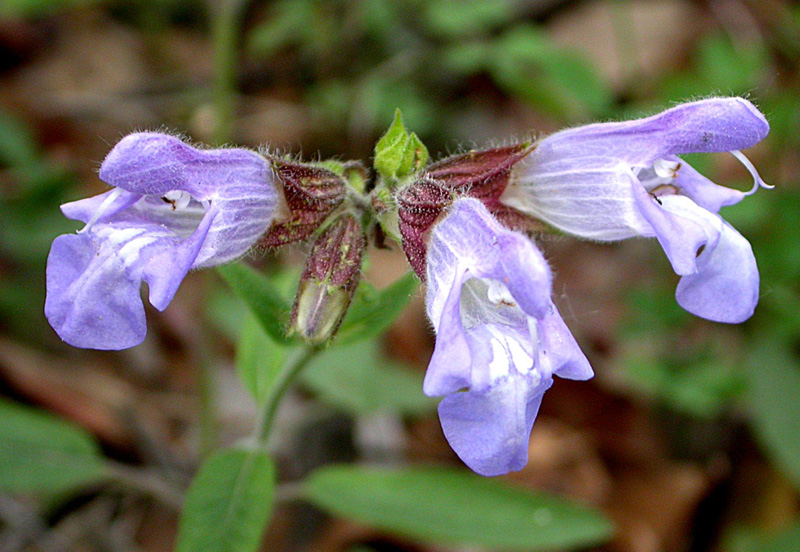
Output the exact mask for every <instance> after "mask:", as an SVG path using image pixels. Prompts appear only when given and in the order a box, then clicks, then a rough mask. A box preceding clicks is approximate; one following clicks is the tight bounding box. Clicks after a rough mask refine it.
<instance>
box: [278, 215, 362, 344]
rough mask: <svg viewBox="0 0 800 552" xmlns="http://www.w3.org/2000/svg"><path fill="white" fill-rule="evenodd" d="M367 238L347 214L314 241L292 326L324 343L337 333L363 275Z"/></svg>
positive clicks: (309, 340) (309, 338)
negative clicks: (362, 263)
mask: <svg viewBox="0 0 800 552" xmlns="http://www.w3.org/2000/svg"><path fill="white" fill-rule="evenodd" d="M366 246H367V241H366V236H365V235H364V230H363V228H362V227H361V224H360V223H359V221H358V220H357V219H356V218H355V217H354V216H353V215H351V214H345V215H343V216H341V217H339V218H337V219H336V220H335V221H333V223H331V225H330V226H328V228H326V229H325V231H324V232H323V233H322V234H320V236H319V237H318V238H317V240H316V241H315V242H314V245H313V247H312V248H311V252H310V253H309V255H308V258H307V259H306V266H305V269H304V270H303V275H302V276H301V277H300V286H299V288H298V290H297V297H296V298H295V301H294V307H293V308H292V320H291V328H292V331H293V332H297V333H298V334H300V335H301V336H302V337H303V338H304V339H305V340H306V341H308V342H311V343H322V342H324V341H327V340H328V339H330V338H331V337H333V335H334V334H335V333H336V330H337V329H338V328H339V324H341V322H342V319H343V318H344V315H345V313H346V312H347V308H348V307H349V306H350V300H351V299H352V298H353V293H355V290H356V287H358V280H359V278H360V277H361V259H362V257H363V255H364V249H366Z"/></svg>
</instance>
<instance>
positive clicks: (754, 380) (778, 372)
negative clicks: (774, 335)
mask: <svg viewBox="0 0 800 552" xmlns="http://www.w3.org/2000/svg"><path fill="white" fill-rule="evenodd" d="M789 354H790V353H789V352H787V351H782V350H779V349H778V348H777V347H775V348H767V347H764V348H761V349H759V350H758V351H756V353H754V354H753V356H752V357H751V361H750V363H749V364H750V366H749V370H748V374H749V376H750V394H749V398H750V407H751V413H752V415H751V417H750V422H751V425H752V427H753V431H754V432H755V434H756V437H757V438H758V440H759V441H760V442H761V443H762V444H763V446H764V448H765V450H766V452H767V454H769V455H770V456H771V457H772V459H773V460H774V462H775V464H776V465H777V466H778V467H779V468H781V469H783V471H784V472H785V473H786V474H787V475H788V476H789V477H790V478H791V479H792V481H793V482H794V484H795V486H796V487H797V488H799V489H800V401H798V400H797V397H798V396H800V368H798V367H797V364H796V362H794V359H792V358H791V357H790V356H789Z"/></svg>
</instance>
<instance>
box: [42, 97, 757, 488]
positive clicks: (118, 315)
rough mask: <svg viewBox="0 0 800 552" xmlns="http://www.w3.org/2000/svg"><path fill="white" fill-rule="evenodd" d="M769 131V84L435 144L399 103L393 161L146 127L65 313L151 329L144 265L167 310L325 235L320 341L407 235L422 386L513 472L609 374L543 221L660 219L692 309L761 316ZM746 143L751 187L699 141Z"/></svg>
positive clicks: (132, 146) (315, 273)
mask: <svg viewBox="0 0 800 552" xmlns="http://www.w3.org/2000/svg"><path fill="white" fill-rule="evenodd" d="M768 131H769V125H768V124H767V121H766V119H765V118H764V116H763V115H762V114H761V113H760V112H759V111H758V110H757V109H756V108H755V107H754V106H753V104H752V103H750V102H749V101H747V100H745V99H742V98H710V99H706V100H701V101H695V102H691V103H686V104H683V105H679V106H676V107H673V108H672V109H668V110H666V111H664V112H662V113H660V114H657V115H654V116H652V117H647V118H644V119H639V120H634V121H627V122H612V123H598V124H592V125H588V126H583V127H577V128H573V129H568V130H563V131H561V132H557V133H555V134H553V135H552V136H547V137H544V138H542V139H539V140H536V141H532V142H524V143H518V144H514V145H511V146H505V147H499V148H492V149H486V150H482V151H469V152H466V153H462V154H459V155H455V156H452V157H449V158H447V159H443V160H441V161H438V162H435V163H429V162H428V152H427V150H426V149H425V146H424V145H423V144H422V142H421V141H420V140H419V138H417V137H416V135H414V134H413V133H410V134H409V133H408V132H407V131H406V130H405V128H404V127H403V125H402V121H401V120H400V118H399V117H396V118H395V122H394V123H393V124H392V127H390V129H389V131H388V132H387V133H386V135H384V137H383V138H382V139H381V140H380V141H379V142H378V144H377V146H376V150H375V158H374V175H370V174H369V173H368V171H366V169H364V167H362V166H361V165H360V164H359V163H354V162H348V163H342V162H339V161H326V162H316V163H304V162H301V161H299V160H296V159H288V158H285V157H281V156H278V155H276V154H274V153H272V152H269V151H266V152H265V153H256V152H253V151H249V150H244V149H239V148H231V149H212V150H206V149H199V148H195V147H192V146H190V145H188V144H186V143H185V142H183V141H182V140H180V139H178V138H176V137H174V136H170V135H166V134H159V133H136V134H132V135H130V136H128V137H126V138H124V139H123V140H122V141H120V142H119V143H118V144H117V145H116V146H115V147H114V148H113V149H112V151H111V152H110V153H109V155H108V157H107V158H106V160H105V161H104V162H103V164H102V166H101V168H100V178H101V179H102V180H104V181H105V182H107V183H108V184H109V185H110V186H111V190H109V191H108V192H106V193H104V194H102V195H99V196H97V197H93V198H89V199H84V200H80V201H76V202H73V203H68V204H66V205H64V206H63V207H62V210H63V212H64V214H65V215H66V216H68V217H70V218H73V219H76V220H79V221H82V222H84V223H85V226H84V227H83V229H81V230H79V231H78V232H77V233H74V234H68V235H64V236H60V237H58V238H57V239H56V240H55V241H54V243H53V246H52V249H51V252H50V257H49V259H48V265H47V301H46V306H45V313H46V315H47V318H48V320H49V321H50V324H51V325H52V326H53V328H54V329H55V330H56V332H57V333H58V334H59V335H60V336H61V338H62V339H64V340H65V341H66V342H67V343H69V344H71V345H74V346H77V347H85V348H94V349H123V348H127V347H132V346H134V345H137V344H138V343H140V342H141V341H142V340H143V339H144V335H145V328H146V323H145V320H144V310H143V305H142V300H141V298H140V285H141V282H145V283H147V284H148V286H149V300H150V303H151V304H152V305H153V306H155V307H156V308H157V309H159V310H163V309H165V308H166V307H167V305H168V304H169V303H170V301H171V300H172V298H173V296H174V295H175V292H176V290H177V289H178V286H179V285H180V283H181V281H182V280H183V278H184V277H185V275H186V273H187V272H188V271H189V270H192V269H197V268H206V267H211V266H215V265H220V264H223V263H230V262H234V261H236V260H238V259H239V258H241V257H242V256H244V255H245V254H246V253H247V252H248V251H249V250H251V249H252V248H255V247H260V248H262V249H275V248H280V247H284V246H287V245H290V244H293V243H297V242H309V243H311V244H312V245H311V248H310V253H309V255H308V258H307V261H306V267H305V270H304V271H303V273H302V277H301V279H300V282H299V285H298V292H297V296H296V299H295V304H294V307H293V309H292V314H291V323H290V325H289V327H288V328H287V332H288V333H292V334H294V335H295V336H298V337H296V339H298V340H300V341H306V342H307V343H310V344H312V345H313V347H315V348H318V347H319V346H320V345H321V344H326V343H329V342H331V341H332V340H333V341H334V343H335V335H336V331H337V328H338V327H339V325H340V322H341V321H342V318H343V317H344V315H345V313H346V312H347V309H348V308H349V305H350V303H351V300H352V298H353V296H354V293H355V291H356V288H357V286H358V283H359V277H360V274H361V270H362V262H363V259H364V256H365V254H366V253H367V250H366V248H367V244H368V243H370V242H371V243H374V244H375V245H377V246H380V247H386V246H391V245H390V244H391V242H395V243H397V244H399V245H400V246H401V247H402V248H403V250H404V252H405V254H406V256H407V258H408V262H409V265H410V267H411V269H412V270H413V271H414V272H415V273H416V274H417V275H418V277H419V279H420V281H421V282H422V283H423V284H424V285H425V286H426V288H427V291H426V294H425V298H426V310H427V314H428V317H429V319H430V322H431V324H432V326H433V329H434V331H435V333H436V344H435V349H434V353H433V357H432V358H431V361H430V364H429V366H428V370H427V374H426V376H425V380H424V386H423V389H422V392H424V393H425V394H427V395H431V396H444V399H443V400H442V401H441V403H440V405H439V417H440V420H441V424H442V428H443V430H444V434H445V437H446V438H447V439H448V441H449V442H450V444H451V446H452V447H453V449H454V450H455V452H456V453H457V454H458V455H459V457H460V458H461V459H462V460H463V461H464V462H465V463H466V464H467V465H468V466H469V467H470V468H472V469H473V470H474V471H476V472H477V473H479V474H483V475H499V474H504V473H507V472H509V471H513V470H519V469H521V468H522V467H524V466H525V464H526V462H527V457H528V445H529V437H530V432H531V427H532V425H533V423H534V420H535V418H536V415H537V412H538V410H539V406H540V404H541V401H542V397H543V395H544V392H545V391H546V390H547V389H548V388H549V387H550V386H551V385H552V384H553V376H554V375H556V376H559V377H562V378H569V379H575V380H585V379H588V378H591V377H592V375H593V372H592V369H591V367H590V365H589V362H588V360H587V359H586V357H585V356H584V354H583V352H582V351H581V349H580V347H579V345H578V343H577V342H576V340H575V339H574V337H573V336H572V334H571V333H570V331H569V329H568V328H567V326H566V324H565V323H564V320H563V319H562V318H561V316H560V314H559V312H558V309H557V308H556V306H555V304H554V303H553V300H552V298H551V295H552V287H553V274H552V272H551V269H550V267H549V266H548V264H547V262H546V261H545V258H544V256H543V254H542V253H541V252H540V250H539V249H538V247H537V245H536V243H535V238H536V236H537V235H538V234H539V233H542V232H551V231H552V232H563V233H565V234H569V235H572V236H575V237H576V238H578V239H585V240H592V241H616V240H623V239H629V238H636V237H644V238H656V240H657V241H658V242H659V243H660V244H661V246H662V247H663V249H664V251H665V253H666V255H667V257H668V259H669V261H670V263H671V264H672V267H673V269H674V270H675V272H676V273H677V274H678V275H679V276H680V281H679V283H678V287H677V291H676V298H677V301H678V303H679V304H680V305H681V306H682V307H683V308H685V309H686V310H688V311H689V312H691V313H693V314H695V315H697V316H700V317H703V318H707V319H709V320H713V321H718V322H727V323H738V322H742V321H744V320H746V319H747V318H749V317H750V316H751V315H752V314H753V311H754V309H755V307H756V303H757V302H758V293H759V289H758V288H759V276H758V269H757V267H756V262H755V257H754V255H753V252H752V249H751V247H750V244H749V242H748V241H747V240H746V238H744V237H743V236H742V235H741V234H739V232H737V231H736V230H735V229H734V228H733V227H731V226H730V225H729V224H728V223H727V222H726V221H725V220H724V219H723V218H722V217H721V216H720V214H719V212H720V210H721V208H723V207H725V206H728V205H732V204H734V203H737V202H740V201H742V200H743V199H744V198H745V197H747V196H748V195H750V194H751V193H754V192H755V191H756V190H757V189H758V188H761V187H768V186H767V185H766V184H765V183H764V182H763V181H762V180H761V178H760V177H759V175H758V173H757V172H756V170H755V168H754V167H753V166H752V164H751V163H750V162H749V161H748V160H747V158H746V157H744V155H743V154H742V153H741V152H740V150H742V149H744V148H749V147H751V146H754V145H755V144H757V143H758V142H759V141H761V140H762V139H763V138H764V137H765V136H766V135H767V133H768ZM728 151H729V152H731V153H732V154H733V155H735V156H736V157H737V158H738V159H740V160H741V161H742V163H744V165H745V167H747V169H748V170H749V171H750V172H751V173H752V175H753V178H754V181H755V183H754V185H753V189H752V190H750V191H749V192H740V191H738V190H733V189H730V188H726V187H723V186H719V185H717V184H715V183H713V182H711V181H709V180H708V179H707V178H705V177H704V176H702V175H701V174H700V173H698V172H697V171H695V170H694V169H693V168H692V167H691V166H690V165H688V164H687V163H686V162H685V161H683V160H681V159H680V157H679V155H680V154H684V153H697V152H700V153H710V152H728ZM313 350H317V349H313ZM283 383H286V382H285V381H283V380H282V384H283ZM284 388H285V386H284V387H280V388H278V389H279V391H282V390H283V389H284ZM273 399H274V400H279V399H280V393H274V394H273ZM268 409H273V410H274V404H271V405H268ZM270 412H272V410H270ZM266 418H267V419H269V418H270V416H267V417H266Z"/></svg>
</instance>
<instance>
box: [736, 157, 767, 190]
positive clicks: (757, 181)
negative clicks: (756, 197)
mask: <svg viewBox="0 0 800 552" xmlns="http://www.w3.org/2000/svg"><path fill="white" fill-rule="evenodd" d="M731 155H733V156H734V157H735V158H736V159H738V160H739V162H740V163H741V164H742V165H744V168H745V169H747V171H748V172H749V173H750V174H751V175H752V176H753V187H752V188H751V189H750V191H749V192H745V194H744V195H753V194H754V193H756V191H758V189H759V188H766V189H768V190H771V189H772V188H774V187H775V185H773V184H767V183H766V182H764V181H763V180H762V179H761V176H760V175H759V174H758V171H757V170H756V168H755V166H754V165H753V164H752V163H751V162H750V160H749V159H748V158H747V157H745V155H744V154H743V153H742V152H741V151H739V150H733V151H731Z"/></svg>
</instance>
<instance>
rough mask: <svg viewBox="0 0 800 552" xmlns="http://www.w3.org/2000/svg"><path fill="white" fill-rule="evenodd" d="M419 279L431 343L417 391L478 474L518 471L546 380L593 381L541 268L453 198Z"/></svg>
mask: <svg viewBox="0 0 800 552" xmlns="http://www.w3.org/2000/svg"><path fill="white" fill-rule="evenodd" d="M427 281H428V291H427V296H426V306H427V311H428V316H429V317H430V319H431V321H432V322H433V325H434V328H435V330H436V347H435V350H434V355H433V357H432V359H431V362H430V365H429V366H428V372H427V374H426V380H425V386H424V391H425V393H426V394H429V395H447V397H445V399H444V400H443V401H442V402H441V403H440V405H439V418H440V421H441V424H442V429H443V431H444V433H445V436H446V437H447V439H448V441H449V442H450V445H451V446H452V447H453V450H454V451H455V452H456V454H458V455H459V457H460V458H461V459H462V460H463V461H464V463H466V464H467V465H468V466H469V467H470V468H471V469H473V470H474V471H476V472H477V473H480V474H483V475H499V474H502V473H507V472H509V471H512V470H518V469H521V468H522V466H524V465H525V463H526V461H527V455H528V452H527V451H528V441H529V438H530V431H531V426H532V425H533V421H534V419H535V417H536V413H537V412H538V409H539V405H540V403H541V399H542V395H543V394H544V392H545V391H546V390H547V389H548V388H549V387H550V385H552V375H553V374H558V375H560V376H562V377H569V378H576V379H586V378H588V377H591V375H592V372H591V368H590V367H589V363H588V361H587V360H586V358H585V357H584V355H583V353H582V352H581V351H580V349H579V348H578V346H577V344H576V343H575V340H574V338H573V337H572V335H571V334H570V333H569V330H567V328H566V325H564V323H563V320H562V319H561V317H560V315H559V314H558V311H557V310H556V308H555V306H554V305H553V303H552V300H551V299H550V293H551V276H550V270H549V268H548V267H547V264H546V262H545V260H544V258H543V257H542V254H541V253H540V252H539V251H538V250H537V249H536V247H535V246H534V245H533V244H532V243H531V242H530V241H529V240H528V239H527V238H525V237H524V236H522V235H521V234H518V233H516V232H512V231H510V230H507V229H505V228H503V227H502V226H501V225H500V224H499V223H498V222H497V221H496V220H494V219H493V218H492V216H491V215H490V214H489V212H488V211H487V209H486V208H485V207H484V206H483V204H481V203H480V202H479V201H478V200H475V199H461V200H458V201H457V202H456V203H454V204H453V205H452V206H451V207H450V209H449V211H448V213H447V216H446V217H445V218H444V220H442V221H441V222H440V223H438V224H437V225H436V226H435V227H434V229H433V231H432V236H431V243H430V246H429V248H428V261H427Z"/></svg>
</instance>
